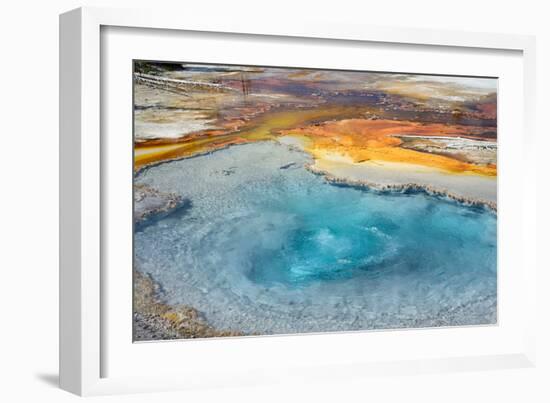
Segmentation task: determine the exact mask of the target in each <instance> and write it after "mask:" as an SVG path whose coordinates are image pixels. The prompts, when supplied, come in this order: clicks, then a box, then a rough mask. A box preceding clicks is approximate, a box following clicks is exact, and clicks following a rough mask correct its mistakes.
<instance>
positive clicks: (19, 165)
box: [0, 0, 550, 402]
mask: <svg viewBox="0 0 550 403" xmlns="http://www.w3.org/2000/svg"><path fill="white" fill-rule="evenodd" d="M545 3H546V2H544V1H530V0H523V1H521V2H504V1H485V2H482V1H479V0H455V1H453V2H450V1H448V2H444V1H441V0H434V1H430V0H416V1H408V0H389V1H376V2H370V3H369V2H367V1H361V0H355V1H352V0H349V1H348V0H338V1H331V2H325V3H322V2H321V0H316V1H310V2H306V1H302V2H299V1H297V0H293V1H291V0H272V1H258V0H256V1H253V2H249V3H247V2H245V1H241V0H229V1H222V0H213V1H208V2H207V1H201V0H194V1H188V2H183V1H181V0H180V1H177V0H176V1H169V0H156V1H150V0H149V1H145V0H113V1H110V2H109V1H86V0H82V1H72V0H55V1H39V0H26V1H25V0H20V1H17V2H16V1H12V2H9V3H8V2H4V3H3V4H2V8H1V11H0V18H1V23H0V31H1V36H0V41H1V48H0V49H1V53H0V59H1V60H0V111H1V112H0V119H1V120H0V128H1V129H0V139H1V141H0V189H1V190H0V192H1V193H0V211H1V220H0V239H1V241H2V242H1V243H0V245H1V248H0V251H1V252H0V259H1V265H0V273H1V274H2V277H0V309H1V316H0V318H1V322H0V396H2V397H0V399H1V400H2V401H5V402H19V401H28V402H35V401H36V402H50V401H51V402H70V401H75V400H76V398H75V397H74V396H72V395H70V394H68V393H65V392H63V391H60V390H59V389H57V387H56V386H55V385H56V383H57V355H58V347H57V334H58V333H57V327H58V316H57V302H58V298H57V293H58V271H57V262H58V242H57V237H58V230H57V220H58V205H57V202H58V196H57V190H58V180H57V177H58V164H57V160H58V14H59V13H61V12H64V11H66V10H69V9H71V8H75V7H78V6H81V5H97V6H110V7H152V6H155V7H174V6H178V7H179V8H180V9H181V10H182V11H180V12H185V13H216V14H221V15H224V16H227V18H231V16H232V15H236V14H238V15H241V16H242V15H243V14H245V15H247V16H248V18H251V19H252V18H255V19H268V18H269V19H276V20H279V21H280V22H281V24H283V25H284V24H285V23H288V16H289V15H290V16H292V20H293V21H296V18H297V17H299V16H301V15H310V16H315V17H316V18H319V19H322V20H331V19H333V20H338V21H350V22H354V23H365V24H373V25H390V26H395V25H400V26H406V27H408V26H410V27H427V28H450V29H464V30H470V31H491V32H508V33H526V34H534V35H537V40H538V44H537V45H538V46H537V47H538V61H537V64H538V80H539V81H538V94H537V106H538V107H537V109H538V116H539V118H538V136H539V139H538V140H539V144H540V146H539V147H538V148H539V158H538V164H539V165H538V166H539V173H540V175H541V177H540V178H541V179H540V181H539V182H540V184H541V185H542V184H546V183H548V181H547V179H546V175H548V174H549V173H550V168H549V167H548V165H547V164H546V161H547V160H548V157H547V156H546V155H544V149H549V148H550V141H549V139H548V137H549V136H550V133H548V130H547V128H546V126H543V121H544V118H545V117H546V116H547V113H548V112H547V111H548V110H550V102H549V100H548V99H549V98H548V97H549V96H548V91H550V86H549V78H548V74H549V73H550V29H549V28H548V17H549V16H550V12H549V10H546V9H545V8H546V7H545V6H546V4H545ZM294 23H295V22H294ZM538 193H539V213H538V214H539V220H540V228H539V246H540V247H539V259H543V258H544V260H545V262H544V263H545V265H544V266H545V268H546V269H550V264H548V263H549V261H548V259H547V253H546V252H545V251H544V250H543V249H544V248H546V249H548V247H547V246H546V245H547V243H548V242H547V241H548V240H550V237H548V235H547V231H544V230H543V227H546V226H548V225H549V224H550V221H549V220H548V218H549V214H548V212H547V211H542V207H543V206H545V205H546V206H547V205H550V203H549V202H550V200H549V199H550V197H549V196H550V192H549V191H548V190H547V189H543V188H542V186H541V187H540V188H539V189H538ZM549 279H550V276H548V274H547V273H546V272H543V273H541V276H540V279H539V284H540V292H539V301H540V304H539V317H540V329H539V334H538V357H539V364H538V366H537V368H535V369H528V370H503V371H492V372H483V373H461V374H447V375H423V376H409V377H398V378H385V377H378V378H369V379H365V380H353V381H350V382H346V383H335V384H307V385H303V386H301V387H294V386H293V387H289V388H284V387H280V386H279V387H261V388H260V387H258V388H249V389H228V390H214V391H208V392H204V391H201V392H179V393H163V394H158V395H135V396H126V397H120V396H115V397H103V398H93V400H97V401H115V402H158V401H167V402H176V401H178V402H181V401H212V402H214V401H224V402H233V401H238V402H248V401H250V402H258V401H261V402H280V401H290V402H293V401H297V402H298V401H302V402H310V401H318V402H329V401H339V402H352V401H362V402H363V401H365V402H366V401H371V402H385V401H396V402H397V401H399V402H404V401H405V402H416V401H419V402H432V401H433V402H443V401H444V402H466V401H472V402H483V401H486V402H520V401H521V402H548V401H550V385H549V384H550V347H549V344H550V326H549V318H550V315H549V314H548V310H547V308H550V298H549V295H550V282H549Z"/></svg>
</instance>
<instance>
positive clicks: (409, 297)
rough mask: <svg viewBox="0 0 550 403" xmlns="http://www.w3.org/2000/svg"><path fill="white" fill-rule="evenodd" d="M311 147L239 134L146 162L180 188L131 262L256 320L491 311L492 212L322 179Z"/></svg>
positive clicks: (470, 317) (232, 324)
mask: <svg viewBox="0 0 550 403" xmlns="http://www.w3.org/2000/svg"><path fill="white" fill-rule="evenodd" d="M308 162H310V160H309V157H308V156H307V155H305V154H304V153H302V152H300V151H297V150H292V149H289V148H287V147H286V146H283V145H277V144H275V143H271V142H266V143H257V144H248V145H242V146H235V147H231V148H228V149H226V150H222V151H218V152H215V153H212V154H209V155H204V156H199V157H195V158H190V159H185V160H180V161H174V162H170V163H165V164H161V165H158V166H156V167H152V168H149V169H147V170H146V171H144V172H143V173H142V174H140V175H139V176H138V178H137V179H136V181H137V182H138V183H143V184H147V185H149V186H151V187H154V188H156V189H159V190H161V191H166V192H175V193H178V194H180V195H181V196H182V197H183V198H185V199H186V201H187V202H186V204H185V207H182V208H181V209H178V210H176V211H174V212H173V213H172V214H169V215H168V216H165V217H163V218H160V219H152V220H149V221H148V222H146V223H143V224H141V225H138V226H137V230H136V233H135V261H136V264H137V266H138V269H139V270H142V271H144V272H147V273H150V274H151V275H152V276H153V278H154V279H155V280H156V281H158V282H159V284H160V285H161V289H162V293H163V294H162V297H163V298H164V299H165V300H166V301H167V302H168V303H172V304H186V305H190V306H193V307H195V308H197V309H198V310H199V311H200V312H201V313H202V314H203V315H204V316H205V318H206V319H207V321H208V322H209V323H211V324H212V325H214V326H216V327H218V328H224V329H235V330H241V331H244V332H250V333H260V334H277V333H294V332H319V331H342V330H360V329H385V328H401V327H423V326H452V325H477V324H490V323H495V322H496V294H497V290H496V256H497V255H496V215H495V213H494V212H492V211H489V210H486V209H483V208H473V207H467V206H463V205H460V204H458V203H456V202H452V201H448V200H444V199H441V198H436V197H432V196H428V195H425V194H421V193H420V194H419V193H416V194H395V193H393V194H392V193H386V194H379V193H377V192H373V191H369V190H365V189H358V188H353V187H346V186H336V185H333V184H330V183H327V182H326V181H325V180H324V178H322V177H321V176H317V175H314V174H312V173H311V172H309V171H307V170H306V169H305V168H304V164H306V163H308Z"/></svg>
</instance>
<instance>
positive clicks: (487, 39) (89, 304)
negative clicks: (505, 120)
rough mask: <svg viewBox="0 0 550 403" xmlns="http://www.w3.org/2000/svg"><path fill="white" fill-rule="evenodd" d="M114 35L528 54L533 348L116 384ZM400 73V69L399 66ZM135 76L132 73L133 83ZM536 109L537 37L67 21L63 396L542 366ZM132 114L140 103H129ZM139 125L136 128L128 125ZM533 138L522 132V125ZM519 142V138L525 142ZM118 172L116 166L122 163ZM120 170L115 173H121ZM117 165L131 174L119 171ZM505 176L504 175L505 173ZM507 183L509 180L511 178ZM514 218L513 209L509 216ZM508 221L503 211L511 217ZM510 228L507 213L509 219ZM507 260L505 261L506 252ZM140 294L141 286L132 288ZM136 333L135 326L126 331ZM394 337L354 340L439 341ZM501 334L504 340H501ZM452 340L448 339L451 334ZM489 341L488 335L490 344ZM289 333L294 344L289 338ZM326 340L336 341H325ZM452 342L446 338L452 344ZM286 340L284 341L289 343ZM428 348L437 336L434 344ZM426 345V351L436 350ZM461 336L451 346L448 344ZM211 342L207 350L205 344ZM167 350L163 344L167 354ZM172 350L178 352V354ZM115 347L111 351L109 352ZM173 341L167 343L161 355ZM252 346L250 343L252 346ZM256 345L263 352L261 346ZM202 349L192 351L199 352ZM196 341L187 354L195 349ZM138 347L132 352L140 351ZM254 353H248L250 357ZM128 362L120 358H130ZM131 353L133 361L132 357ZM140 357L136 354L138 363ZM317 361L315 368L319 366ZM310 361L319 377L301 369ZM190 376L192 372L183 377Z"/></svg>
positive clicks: (138, 16)
mask: <svg viewBox="0 0 550 403" xmlns="http://www.w3.org/2000/svg"><path fill="white" fill-rule="evenodd" d="M106 27H118V28H132V29H133V28H135V29H138V28H139V29H155V30H162V31H166V32H175V31H178V32H194V33H195V34H197V33H201V32H203V33H213V32H214V33H218V34H219V35H233V34H238V35H245V36H251V37H254V38H255V40H259V41H261V40H268V39H269V40H277V38H286V39H290V40H292V41H295V42H296V43H300V41H303V42H304V43H306V42H307V41H310V40H329V41H338V42H333V45H334V44H336V45H334V46H338V45H337V44H338V43H342V44H345V43H359V44H361V43H377V44H379V46H385V45H388V46H389V45H392V44H400V45H413V46H417V45H418V46H429V47H436V48H450V49H470V50H475V51H476V52H478V53H480V54H482V53H483V52H489V51H490V50H498V51H513V52H517V53H518V54H520V57H521V65H522V78H521V80H522V82H521V86H522V88H523V94H522V95H523V96H522V99H521V100H522V103H523V105H522V106H521V110H522V112H523V113H522V116H523V119H522V121H523V122H522V131H523V133H521V136H520V137H518V139H519V140H518V141H519V142H520V145H521V150H522V152H521V156H520V157H518V158H520V159H521V161H522V162H521V163H522V164H524V167H525V168H524V169H523V170H522V171H521V181H522V187H521V189H523V191H521V192H518V193H519V196H518V199H517V204H516V205H517V206H520V207H521V208H520V209H514V211H512V212H509V213H507V214H511V215H514V217H510V218H513V219H514V220H515V222H517V223H520V226H521V228H519V229H518V231H519V232H520V234H519V235H518V236H519V237H520V238H521V241H522V242H521V245H518V246H517V250H516V251H513V252H511V253H515V254H516V255H515V256H516V257H517V259H518V262H521V263H520V266H521V267H520V268H517V270H520V271H521V278H522V282H521V283H518V289H519V290H518V291H516V292H517V293H518V294H515V295H516V296H517V297H521V298H522V301H523V302H522V303H523V305H522V308H523V310H524V312H525V314H524V321H523V322H522V323H521V324H518V325H514V326H515V327H514V332H515V333H518V334H519V333H521V342H516V341H517V340H515V342H514V343H511V344H510V345H506V347H503V348H502V349H501V350H499V352H498V353H496V352H495V351H496V350H495V351H487V352H485V351H484V350H483V349H482V348H481V349H478V350H479V351H476V352H470V353H469V354H465V355H461V354H460V353H459V352H450V353H449V354H446V353H445V352H444V351H443V352H442V351H439V352H438V353H437V354H435V353H434V354H432V355H426V356H422V357H420V356H419V358H411V357H407V356H401V355H400V353H399V352H397V353H396V354H395V356H394V357H391V358H388V359H387V360H379V361H367V360H362V358H361V357H359V358H358V359H357V360H355V361H352V360H350V361H346V362H337V361H334V360H331V359H329V355H327V357H326V363H325V360H324V358H323V357H321V358H320V359H317V360H311V356H308V355H307V354H305V355H304V356H303V357H302V358H301V359H302V361H301V362H299V363H296V365H290V364H289V366H288V367H285V366H284V362H283V364H281V363H279V364H278V365H273V366H271V367H270V362H269V360H268V361H267V362H266V363H265V368H263V371H262V373H259V372H258V371H257V370H256V368H252V367H248V368H247V365H248V364H247V362H248V361H247V360H243V364H242V366H241V367H240V368H238V370H237V371H235V372H234V373H232V372H231V371H230V370H229V369H223V368H222V369H221V370H220V371H212V372H211V373H210V372H209V371H208V368H206V369H205V370H204V372H197V374H196V376H183V375H181V374H182V373H184V372H185V371H184V366H185V364H178V365H180V366H181V371H177V369H178V367H177V365H176V366H175V367H174V368H171V370H170V371H168V372H167V373H166V374H161V375H159V376H151V375H148V374H146V373H144V374H140V375H139V376H138V375H136V374H131V373H130V372H128V374H125V373H124V371H125V369H124V368H122V369H121V370H119V371H116V375H113V376H111V374H110V373H111V372H112V371H107V370H106V367H105V365H106V364H105V361H106V359H107V358H108V357H109V354H113V353H112V351H113V349H116V348H117V347H118V346H117V345H113V344H112V343H111V341H110V340H109V339H108V338H107V336H105V329H102V327H105V326H106V325H107V324H109V323H110V322H109V321H107V320H106V319H105V318H107V317H108V316H109V315H110V313H109V309H110V305H109V304H107V303H106V297H107V295H108V291H106V290H105V286H104V281H105V277H108V276H105V272H104V271H102V267H103V268H104V267H105V259H106V258H105V250H106V245H105V244H104V242H105V240H104V239H103V232H102V223H104V221H102V220H105V217H104V214H102V209H103V208H104V200H103V197H104V195H103V193H104V192H105V190H106V189H107V185H106V182H107V180H106V178H108V177H109V175H110V172H109V171H108V170H107V169H106V165H105V164H106V159H107V157H106V156H105V150H104V147H105V146H106V144H109V141H102V137H101V133H102V132H103V131H105V130H106V128H105V127H104V122H103V121H102V118H104V117H103V116H102V105H101V102H102V90H104V88H103V89H102V86H101V85H102V76H101V75H102V61H101V57H102V56H101V55H102V54H103V53H102V46H104V43H102V36H101V32H102V30H103V29H105V28H106ZM397 68H399V67H397ZM129 78H130V77H129ZM534 101H535V40H534V38H533V37H530V36H521V35H505V34H489V33H467V32H456V31H441V30H438V31H430V30H418V29H407V28H383V27H370V26H363V25H361V26H359V25H349V24H338V23H329V24H327V23H326V22H311V21H304V23H303V24H301V25H299V26H298V25H291V26H290V27H289V26H287V25H284V24H283V25H281V24H278V23H276V22H268V21H261V22H259V21H258V22H257V21H250V20H245V19H242V20H241V19H238V18H230V19H229V18H228V19H213V18H210V17H209V18H206V17H202V18H201V17H200V16H194V15H181V14H175V13H170V12H169V11H151V10H116V9H104V8H80V9H77V10H73V11H70V12H68V13H65V14H63V15H61V17H60V385H61V387H62V388H63V389H65V390H68V391H70V392H73V393H76V394H79V395H96V394H113V393H134V392H140V391H144V392H145V391H148V392H149V391H160V390H171V389H185V388H195V387H214V386H227V385H236V386H244V385H249V384H257V383H266V382H294V381H298V382H299V381H303V380H304V379H306V378H308V379H327V380H328V379H333V378H335V377H336V378H342V377H348V376H350V377H352V376H353V377H357V376H369V375H371V374H388V375H396V374H411V373H419V372H443V371H465V370H479V369H493V368H495V369H496V368H511V367H515V368H518V367H528V366H533V365H535V345H534V338H535V330H534V329H535V325H536V323H535V320H536V318H535V317H534V316H532V315H531V314H529V313H533V312H535V311H536V309H535V290H536V277H537V262H536V261H535V258H534V256H535V255H536V253H535V250H534V248H535V245H536V242H535V237H536V225H537V224H536V216H535V196H534V194H532V193H530V192H528V191H527V189H534V188H535V187H536V183H535V181H536V175H535V174H534V171H535V167H534V164H532V163H531V164H530V163H529V161H533V160H534V159H533V155H534V152H535V133H534V124H533V122H534V110H535V108H534ZM128 107H130V105H129V106H128ZM127 124H129V125H131V122H127ZM520 130H521V129H520ZM518 136H519V135H518ZM109 167H113V165H112V164H110V165H109ZM113 169H115V168H113ZM116 169H128V167H124V166H121V167H118V168H116ZM499 176H500V174H499ZM499 180H500V177H499ZM509 211H510V210H509ZM499 213H500V211H499ZM499 220H500V216H499ZM499 256H500V255H499ZM128 288H131V285H130V284H128ZM124 326H126V325H124ZM446 332H448V337H451V338H452V337H454V338H456V337H466V338H467V339H468V340H470V341H471V343H475V341H476V338H477V337H482V335H481V333H480V335H479V336H478V335H477V334H475V333H473V332H469V333H468V334H467V335H464V334H463V333H461V329H447V330H446ZM406 333H407V331H393V332H386V333H384V332H381V333H377V334H376V335H374V336H373V333H372V332H371V333H369V334H370V336H367V335H366V333H365V334H363V333H354V334H353V335H348V336H345V337H347V339H346V340H347V341H349V342H350V343H360V342H361V340H362V338H365V337H370V338H371V339H372V338H373V337H376V338H377V339H382V338H395V337H405V336H406V337H411V338H413V337H417V338H419V339H426V337H428V336H429V337H436V338H437V337H439V336H438V334H437V333H434V334H429V335H428V333H427V332H424V333H421V334H419V335H416V334H415V333H414V332H409V334H408V335H407V334H406ZM495 334H496V335H497V336H498V337H500V335H501V334H499V333H495ZM441 335H442V333H441ZM487 336H489V333H487V334H486V335H485V336H483V337H487ZM285 337H286V336H285ZM285 337H280V338H277V339H274V338H271V339H270V340H275V342H273V341H271V342H270V343H271V345H270V347H269V348H270V349H271V348H275V344H284V343H285V341H284V340H285ZM315 337H318V336H308V335H305V336H293V339H292V343H295V345H296V346H302V347H304V346H306V345H307V344H310V343H309V341H308V339H309V338H315ZM323 337H325V336H323ZM336 337H338V336H326V337H325V338H324V339H319V338H317V339H315V340H317V344H319V342H318V341H319V340H322V342H321V343H327V344H326V346H332V345H333V344H331V343H333V342H334V343H336V342H339V341H338V340H337V339H336ZM441 337H442V336H441ZM260 339H262V338H253V339H250V338H245V339H239V340H234V341H231V343H233V344H232V347H234V348H243V349H244V348H248V349H249V350H247V351H248V353H247V354H248V355H252V354H260V355H261V354H262V351H264V352H265V349H266V348H267V347H266V344H265V343H262V342H261V341H258V340H260ZM281 340H282V341H281ZM426 340H427V339H426ZM426 340H424V343H425V342H426ZM448 340H451V339H448ZM193 343H201V344H196V346H200V347H197V348H200V349H202V350H205V351H206V350H216V351H219V352H221V351H222V350H223V349H224V347H226V346H228V344H223V343H227V342H226V341H220V340H209V341H201V342H193ZM205 343H206V344H205ZM156 344H158V346H155V345H156ZM167 344H171V347H166V346H167ZM107 345H109V346H111V347H110V348H109V349H108V348H107V347H106V346H107ZM161 345H162V347H160V346H161ZM246 345H247V346H246ZM251 345H253V347H250V346H251ZM189 346H191V347H189ZM192 346H193V345H192V344H191V343H189V344H188V345H187V346H186V348H187V349H189V348H193V347H192ZM176 347H177V344H176V343H160V344H159V343H147V347H146V348H147V351H146V352H145V353H144V354H149V355H151V354H153V355H155V350H158V351H159V354H161V352H160V350H161V349H162V350H166V352H167V351H168V350H171V351H173V350H174V348H176ZM131 351H132V350H130V349H129V350H128V354H132V352H131ZM243 351H244V350H243ZM308 357H309V358H308ZM119 358H120V357H119ZM124 358H125V357H122V359H124ZM126 358H128V356H126ZM308 360H310V361H308ZM304 365H307V367H308V369H309V370H308V371H307V375H306V374H304V372H303V371H301V370H300V368H303V367H304ZM178 372H179V373H180V374H179V375H178Z"/></svg>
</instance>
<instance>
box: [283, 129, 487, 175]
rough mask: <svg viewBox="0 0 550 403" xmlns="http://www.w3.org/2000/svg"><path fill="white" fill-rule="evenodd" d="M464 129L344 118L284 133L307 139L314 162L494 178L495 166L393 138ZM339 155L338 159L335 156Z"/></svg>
mask: <svg viewBox="0 0 550 403" xmlns="http://www.w3.org/2000/svg"><path fill="white" fill-rule="evenodd" d="M464 130H465V129H464V128H462V127H456V126H447V125H443V124H420V123H416V122H404V121H392V120H366V119H347V120H340V121H335V122H326V123H323V124H321V125H315V126H306V127H302V128H295V129H292V130H286V131H283V132H282V133H283V134H286V135H289V136H296V135H298V136H301V137H303V136H306V137H308V138H309V139H310V144H309V146H307V147H306V148H305V149H306V151H308V152H309V153H311V154H312V155H313V157H314V158H315V159H317V160H319V159H326V160H333V161H336V160H338V161H339V162H344V161H349V163H353V164H356V163H363V162H367V161H370V162H373V163H375V162H391V163H401V164H412V165H419V166H424V167H430V168H435V169H439V170H443V171H447V172H449V173H457V174H476V175H484V176H496V174H497V167H496V165H494V164H488V165H476V164H472V163H467V162H463V161H459V160H457V159H454V158H452V157H448V156H444V155H437V154H430V153H424V152H420V151H415V150H409V149H405V148H401V147H399V146H400V145H401V144H402V141H401V140H400V139H399V138H398V137H394V136H395V135H405V134H406V135H415V134H416V135H422V136H429V135H433V136H459V135H464V134H465V131H464ZM337 156H339V157H337Z"/></svg>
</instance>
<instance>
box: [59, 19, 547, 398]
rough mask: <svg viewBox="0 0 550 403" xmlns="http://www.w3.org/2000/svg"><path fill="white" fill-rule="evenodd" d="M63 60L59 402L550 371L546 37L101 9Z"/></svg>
mask: <svg viewBox="0 0 550 403" xmlns="http://www.w3.org/2000/svg"><path fill="white" fill-rule="evenodd" d="M60 45H61V54H60V69H61V71H60V83H61V84H60V86H61V87H60V97H61V102H60V109H61V119H60V126H61V133H60V136H61V141H60V171H61V172H60V188H61V190H60V202H61V209H60V211H61V218H60V233H61V239H60V242H61V257H60V260H61V263H60V383H61V386H62V387H63V388H64V389H66V390H69V391H71V392H74V393H77V394H81V395H93V394H109V393H125V392H139V391H156V390H168V389H184V388H206V387H216V386H228V385H237V386H244V385H254V384H260V383H269V382H281V381H283V382H295V381H297V380H298V381H303V380H304V379H327V380H329V379H334V378H335V377H337V378H342V377H344V378H345V377H347V376H354V377H357V376H369V375H370V374H381V373H382V374H387V375H395V374H414V373H419V372H441V371H464V370H479V369H492V368H494V369H497V368H511V367H516V368H517V367H528V366H532V365H534V362H535V347H534V326H535V318H534V317H533V313H534V312H535V309H534V306H535V297H534V295H535V284H536V270H537V267H536V261H535V259H534V256H535V252H534V248H535V244H536V242H535V236H536V235H535V234H536V219H535V209H534V204H535V200H534V196H533V195H532V194H531V193H530V192H529V191H528V189H532V188H534V187H535V183H534V181H535V178H536V176H535V175H534V170H535V168H534V166H533V165H532V164H531V163H530V161H531V156H532V153H533V150H534V147H535V144H534V133H533V129H532V122H533V114H534V107H533V102H534V88H535V72H534V66H535V64H534V39H533V38H532V37H528V36H519V35H502V34H477V33H465V32H452V31H425V30H412V29H402V28H398V29H385V28H373V27H368V26H353V25H339V24H329V25H327V24H326V23H323V24H320V23H316V22H314V21H311V22H306V23H304V24H303V25H302V26H300V27H293V28H291V29H289V28H287V27H281V26H279V25H277V24H274V23H273V24H271V23H265V22H262V23H261V24H259V23H255V22H253V21H244V20H242V21H241V20H234V19H231V20H221V19H220V20H216V19H212V18H210V17H209V18H208V19H206V18H204V19H202V18H200V17H198V16H192V17H191V16H187V17H182V16H181V15H178V16H177V18H176V16H175V15H174V14H170V13H162V12H152V11H137V10H107V9H96V8H93V9H89V8H85V9H78V10H74V11H71V12H68V13H66V14H63V15H62V16H61V18H60ZM306 369H307V371H306Z"/></svg>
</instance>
